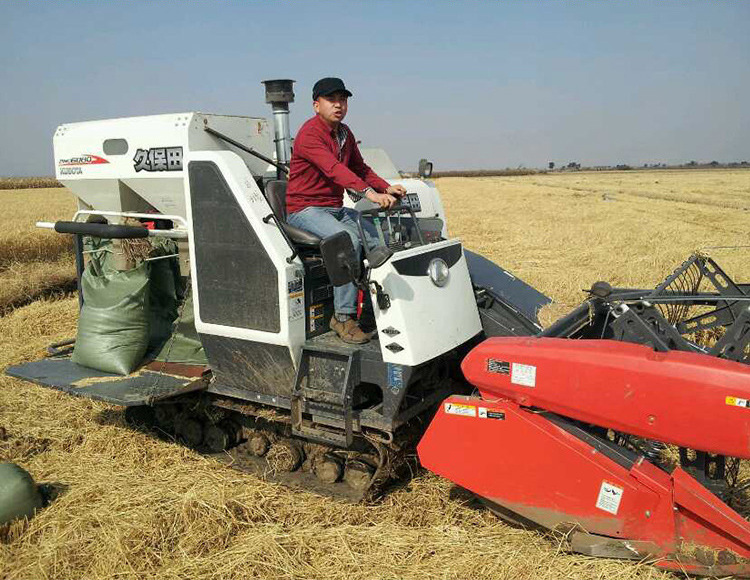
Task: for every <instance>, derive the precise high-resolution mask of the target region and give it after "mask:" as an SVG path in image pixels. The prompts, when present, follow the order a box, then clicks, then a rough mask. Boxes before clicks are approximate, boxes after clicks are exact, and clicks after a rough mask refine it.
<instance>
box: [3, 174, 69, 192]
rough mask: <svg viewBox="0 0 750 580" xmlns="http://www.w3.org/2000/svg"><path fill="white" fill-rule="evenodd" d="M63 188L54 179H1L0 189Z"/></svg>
mask: <svg viewBox="0 0 750 580" xmlns="http://www.w3.org/2000/svg"><path fill="white" fill-rule="evenodd" d="M51 187H56V188H57V187H62V185H60V182H59V181H57V179H55V178H54V177H0V189H35V188H51Z"/></svg>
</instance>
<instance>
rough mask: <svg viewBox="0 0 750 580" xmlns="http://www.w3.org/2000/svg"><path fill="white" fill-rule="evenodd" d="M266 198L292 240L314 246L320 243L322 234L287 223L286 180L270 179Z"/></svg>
mask: <svg viewBox="0 0 750 580" xmlns="http://www.w3.org/2000/svg"><path fill="white" fill-rule="evenodd" d="M266 199H268V204H269V205H270V206H271V209H272V210H273V213H274V214H276V217H277V218H278V220H279V223H280V224H281V227H282V228H284V231H285V232H286V235H287V236H289V239H290V240H292V242H294V243H295V244H299V245H300V246H307V247H312V248H317V247H318V246H319V245H320V236H316V235H315V234H313V233H312V232H308V231H306V230H301V229H300V228H295V227H294V226H290V225H289V224H288V223H286V181H281V180H280V179H274V180H273V181H269V182H268V183H267V184H266Z"/></svg>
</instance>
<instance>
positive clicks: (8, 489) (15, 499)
mask: <svg viewBox="0 0 750 580" xmlns="http://www.w3.org/2000/svg"><path fill="white" fill-rule="evenodd" d="M43 506H44V501H43V499H42V494H41V493H40V492H39V488H38V487H37V485H36V483H34V479H33V478H32V477H31V475H29V473H28V472H27V471H26V470H24V469H23V468H21V467H19V466H18V465H16V464H15V463H0V525H3V524H7V523H9V522H12V521H13V520H16V519H20V518H29V519H31V518H32V517H33V515H34V514H35V513H36V511H37V510H39V509H41V508H42V507H43Z"/></svg>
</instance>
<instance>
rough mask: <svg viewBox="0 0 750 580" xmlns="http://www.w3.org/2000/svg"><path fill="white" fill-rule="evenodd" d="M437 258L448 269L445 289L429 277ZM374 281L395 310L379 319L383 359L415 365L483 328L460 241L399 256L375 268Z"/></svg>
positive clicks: (377, 311)
mask: <svg viewBox="0 0 750 580" xmlns="http://www.w3.org/2000/svg"><path fill="white" fill-rule="evenodd" d="M432 260H442V261H443V262H445V263H446V266H448V272H449V274H448V276H447V280H446V281H445V283H444V285H442V286H439V285H437V284H435V282H433V280H432V279H431V277H430V275H429V265H430V262H431V261H432ZM370 279H371V280H372V281H375V282H377V283H378V284H379V285H380V286H381V287H382V289H383V291H384V292H385V293H386V294H387V295H388V297H389V299H390V306H389V307H388V308H386V309H381V308H378V306H377V301H376V300H375V297H373V305H374V310H375V319H376V321H377V325H378V333H379V335H380V349H381V353H382V355H383V360H384V361H385V362H388V363H397V364H404V365H412V366H416V365H419V364H422V363H424V362H426V361H428V360H431V359H432V358H434V357H435V355H436V353H444V352H448V351H449V350H451V349H453V348H455V347H457V346H459V345H461V344H463V343H465V342H466V341H467V340H469V339H471V338H472V337H474V336H476V335H477V334H478V333H479V332H480V331H481V330H482V324H481V321H480V318H479V312H478V310H477V307H476V302H475V300H474V292H473V288H472V285H471V280H470V278H469V270H468V267H467V265H466V258H465V257H464V255H463V248H462V247H461V242H460V240H455V239H454V240H443V241H440V242H435V243H434V244H428V245H425V246H417V247H415V248H411V249H408V250H403V251H401V252H397V253H396V254H394V255H393V257H392V258H391V259H390V260H389V261H388V262H386V263H385V264H384V265H382V266H380V267H379V268H376V269H374V270H372V272H371V274H370Z"/></svg>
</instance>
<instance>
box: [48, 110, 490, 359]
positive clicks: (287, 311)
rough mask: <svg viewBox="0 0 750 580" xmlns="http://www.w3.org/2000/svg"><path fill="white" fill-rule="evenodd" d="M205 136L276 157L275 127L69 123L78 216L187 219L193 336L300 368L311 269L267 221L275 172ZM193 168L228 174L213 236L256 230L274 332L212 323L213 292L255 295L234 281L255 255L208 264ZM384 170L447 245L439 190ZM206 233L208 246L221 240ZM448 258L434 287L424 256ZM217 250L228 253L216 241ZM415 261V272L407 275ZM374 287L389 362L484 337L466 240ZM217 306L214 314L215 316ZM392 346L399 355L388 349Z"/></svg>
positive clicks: (62, 174)
mask: <svg viewBox="0 0 750 580" xmlns="http://www.w3.org/2000/svg"><path fill="white" fill-rule="evenodd" d="M206 126H208V127H211V128H213V129H215V130H216V131H219V132H221V133H222V134H224V135H226V136H228V137H230V138H232V139H234V140H235V141H238V142H240V143H242V144H243V145H246V146H248V147H251V148H252V149H253V150H255V151H257V152H258V153H261V154H262V155H264V156H265V157H267V158H271V159H273V158H275V148H274V143H273V138H274V137H273V129H272V127H271V125H270V124H269V122H268V121H267V120H266V119H264V118H256V117H239V116H225V115H212V114H205V113H198V112H189V113H177V114H167V115H154V116H147V117H133V118H121V119H112V120H105V121H93V122H83V123H69V124H64V125H61V126H60V127H58V128H57V130H56V132H55V136H54V153H55V165H56V177H57V178H58V180H59V181H60V182H61V183H62V184H63V185H65V186H66V187H67V188H68V189H70V190H71V191H72V192H73V194H74V195H75V196H76V197H77V198H78V203H79V208H80V209H85V210H98V211H102V212H114V214H115V215H114V216H113V215H112V214H110V215H108V219H109V220H110V222H117V221H119V220H118V218H117V215H120V216H121V217H126V215H127V214H129V213H140V214H144V213H145V214H149V215H154V216H155V218H156V217H158V215H160V214H161V215H173V216H180V217H184V218H185V219H186V223H187V227H186V229H187V230H188V232H189V241H188V244H187V246H188V247H187V248H186V249H185V250H184V252H185V253H186V254H187V255H186V256H182V257H183V258H184V260H185V261H186V262H187V263H188V264H189V271H190V273H191V275H192V291H193V298H194V307H195V325H196V329H197V331H198V332H199V333H200V334H201V335H205V336H213V337H226V338H229V339H233V340H234V339H236V340H240V341H249V342H252V343H261V344H266V345H277V346H279V347H282V348H284V349H288V356H289V357H290V358H291V360H292V361H294V364H295V365H297V364H298V361H299V359H300V353H301V350H302V347H303V345H304V343H305V340H306V329H305V304H304V297H303V296H302V295H301V293H300V290H301V289H302V288H303V287H304V277H305V269H304V265H303V263H302V261H301V260H300V258H299V256H296V257H294V259H291V257H292V254H293V252H294V248H293V247H291V246H290V243H289V242H288V241H287V239H286V237H285V236H284V235H283V234H282V232H281V230H280V229H279V227H278V225H277V223H276V222H275V221H274V220H273V219H269V218H271V217H272V215H273V212H272V209H271V207H270V205H269V203H268V201H267V199H266V197H265V195H264V193H263V191H262V190H261V187H260V185H261V184H263V183H264V182H265V181H267V180H269V179H273V178H275V176H276V169H275V168H274V166H273V165H272V164H270V163H268V162H266V161H262V160H260V159H258V158H257V157H255V156H253V155H251V154H248V153H247V152H245V151H243V150H241V149H240V148H237V147H235V146H233V145H231V144H228V143H227V142H226V141H224V140H222V139H220V138H218V137H216V136H214V135H211V134H209V133H208V132H207V131H205V130H204V128H205V127H206ZM377 151H380V153H378V155H377V156H376V157H378V159H379V160H380V161H378V164H379V165H376V166H382V165H383V159H386V160H387V161H388V162H389V163H390V165H391V166H393V164H392V162H390V159H388V158H387V154H385V152H383V151H382V150H377ZM370 157H371V158H372V156H370ZM191 163H198V164H203V166H204V167H208V165H206V164H209V165H211V167H215V168H216V170H217V171H218V174H220V177H219V178H217V179H218V180H217V181H216V183H219V184H223V185H221V187H223V188H225V189H226V192H227V193H226V195H225V198H226V199H227V200H229V201H228V202H227V203H228V204H229V205H227V206H226V207H227V208H228V209H226V210H222V211H225V217H226V218H227V221H226V224H224V223H222V220H221V219H219V220H218V221H217V223H216V224H215V225H214V226H212V227H215V228H216V229H218V230H220V229H221V228H230V227H239V228H247V226H249V228H250V230H251V231H249V232H248V234H247V235H248V236H249V237H248V239H250V240H254V243H256V244H258V248H260V249H259V252H260V253H259V254H258V255H261V254H262V255H261V257H262V259H263V260H264V262H263V263H264V264H265V265H263V266H262V267H261V266H258V267H257V272H255V274H254V275H257V277H258V278H263V277H267V278H268V279H269V280H274V282H273V284H272V285H270V286H269V285H265V286H258V287H257V288H256V289H255V290H254V292H255V295H254V297H250V296H249V297H248V300H249V299H258V300H266V299H268V298H269V297H268V296H267V294H268V293H269V292H271V293H273V294H274V296H273V297H272V298H273V300H270V299H269V300H270V301H269V304H271V303H273V308H274V310H273V312H274V313H275V314H273V316H277V317H278V320H276V322H275V323H274V324H266V325H265V327H263V328H258V327H252V325H251V324H243V323H242V322H241V321H242V316H241V314H242V312H237V316H236V317H232V316H225V315H222V316H219V319H221V320H222V322H220V323H219V322H216V320H217V318H216V316H213V318H212V316H208V315H207V313H206V311H205V309H206V307H205V305H206V304H208V302H206V300H204V299H205V298H206V297H207V296H209V295H210V294H212V293H215V292H217V289H218V290H219V292H218V294H222V292H224V290H226V289H227V288H230V290H226V292H229V294H227V293H226V292H224V295H226V296H230V295H231V296H234V297H235V298H237V297H241V296H242V293H243V292H244V291H245V290H247V292H250V289H246V288H244V287H235V286H237V285H238V284H239V283H238V282H237V280H239V279H240V277H238V276H237V275H236V272H237V271H238V269H240V268H242V267H245V266H247V264H245V263H243V262H242V260H246V258H247V256H245V257H244V258H242V260H240V258H237V259H235V258H226V256H225V258H224V260H223V262H222V266H221V268H223V269H222V270H221V271H219V270H217V266H216V264H213V263H212V262H213V261H214V260H215V259H216V256H217V254H216V253H215V254H214V255H213V257H211V256H210V255H207V254H205V253H204V254H201V252H200V251H199V250H200V248H199V246H198V241H197V237H196V231H195V221H196V216H195V215H194V210H193V206H195V202H196V201H198V202H199V201H200V198H201V196H209V193H208V191H207V190H205V191H201V190H195V189H194V188H191V179H190V175H189V173H190V165H191ZM382 170H383V171H384V173H386V175H384V178H385V179H387V180H388V181H389V183H391V184H394V183H400V184H402V185H404V187H405V188H406V189H407V191H408V192H409V194H410V195H409V196H408V200H409V202H410V204H411V205H412V207H413V208H414V210H415V212H414V213H415V216H416V217H417V218H427V219H430V220H441V222H442V227H441V228H438V231H442V237H447V228H446V226H445V215H444V211H443V206H442V203H441V201H440V194H439V192H438V190H437V188H435V186H434V184H433V183H432V182H429V181H424V180H420V179H407V178H402V177H401V176H400V174H398V172H396V171H395V169H394V168H393V167H391V168H390V169H382ZM376 171H377V169H376ZM217 187H218V186H217ZM214 193H215V192H214ZM214 193H211V194H210V195H214ZM222 195H224V194H222ZM230 198H231V199H230ZM345 203H346V205H349V206H353V207H356V208H358V209H369V208H372V207H373V204H372V203H371V202H369V201H367V200H359V201H354V200H352V199H350V198H348V196H345ZM198 205H199V204H198ZM228 224H234V225H232V226H230V225H228ZM238 224H239V225H238ZM202 227H206V226H202ZM209 229H210V228H209ZM206 232H207V233H206ZM206 232H204V233H205V235H208V236H209V237H210V236H211V235H213V234H212V233H211V232H210V231H208V230H206ZM215 233H216V232H214V234H215ZM204 238H205V236H204ZM242 246H243V244H242V242H241V241H240V242H239V243H237V242H235V246H234V250H231V251H237V252H239V251H240V249H241V248H242ZM451 248H453V250H452V252H453V254H451V255H453V256H458V259H457V260H455V261H454V262H452V263H451V264H450V279H449V281H448V283H447V284H446V285H445V286H443V287H437V286H435V285H434V284H433V283H432V282H431V281H430V278H429V276H427V275H426V270H425V268H426V263H425V262H424V260H425V256H426V255H428V254H430V253H434V252H443V251H451ZM214 251H215V252H222V251H224V250H222V246H221V244H218V243H217V244H215V250H214ZM227 251H230V250H227ZM456 252H457V254H456ZM238 255H239V254H238ZM233 260H234V261H233ZM237 260H240V261H237ZM412 262H413V263H415V264H417V266H414V267H411V269H409V266H408V265H409V263H412ZM399 268H406V269H407V270H409V273H407V274H403V273H399V271H398V270H399ZM414 268H416V270H415V269H414ZM417 270H418V271H417ZM372 279H373V280H376V281H378V283H380V284H381V285H382V287H383V288H384V290H385V291H386V292H387V293H388V294H389V296H390V299H391V306H390V308H388V309H382V310H381V309H378V308H377V307H376V308H375V310H376V320H377V324H378V329H379V331H380V330H383V329H386V328H393V329H395V330H396V331H397V332H398V334H397V335H396V336H394V337H392V340H391V337H389V336H388V335H384V334H382V333H379V337H380V342H381V344H380V346H381V351H382V356H383V360H384V361H386V362H392V363H399V364H406V365H417V364H421V363H423V362H426V361H428V360H430V359H433V358H435V357H437V356H440V355H441V354H444V353H445V352H448V351H449V350H451V349H453V348H455V347H457V346H459V345H461V344H463V343H464V342H465V341H466V340H468V339H469V338H471V337H472V336H474V335H476V334H477V333H478V332H480V331H481V324H480V321H479V315H478V312H477V307H476V303H475V299H474V294H473V291H472V286H471V282H470V279H469V273H468V270H467V266H466V260H465V258H464V256H463V251H462V249H461V245H460V242H459V241H458V240H443V241H438V242H434V243H428V244H426V245H423V246H417V247H412V248H409V249H406V250H401V251H398V252H396V254H395V255H394V256H393V257H392V259H391V260H390V261H389V262H388V263H386V264H385V265H384V266H382V267H381V268H378V269H376V270H373V271H372ZM245 280H247V281H248V282H249V283H250V284H251V285H252V284H253V283H254V280H255V278H253V276H247V277H246V278H245ZM232 292H234V294H231V293H232ZM238 299H239V298H238ZM243 300H244V298H243ZM220 306H221V305H214V308H215V309H217V310H216V311H217V312H218V311H219V310H220V309H221V308H220ZM269 312H270V311H269ZM266 314H268V313H266ZM268 315H269V316H270V314H268ZM261 326H263V325H261ZM392 343H396V344H397V345H398V346H399V347H401V350H398V349H396V348H395V347H390V348H389V345H391V344H392Z"/></svg>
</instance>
